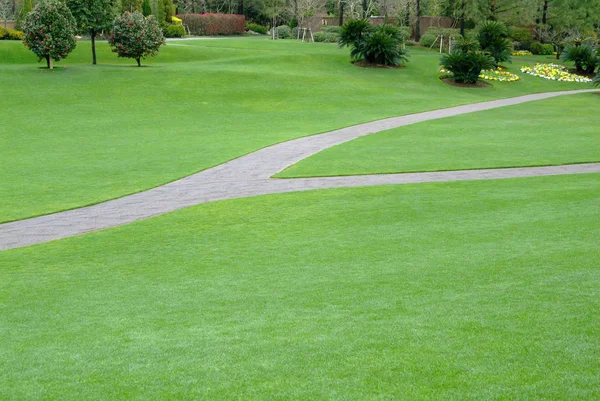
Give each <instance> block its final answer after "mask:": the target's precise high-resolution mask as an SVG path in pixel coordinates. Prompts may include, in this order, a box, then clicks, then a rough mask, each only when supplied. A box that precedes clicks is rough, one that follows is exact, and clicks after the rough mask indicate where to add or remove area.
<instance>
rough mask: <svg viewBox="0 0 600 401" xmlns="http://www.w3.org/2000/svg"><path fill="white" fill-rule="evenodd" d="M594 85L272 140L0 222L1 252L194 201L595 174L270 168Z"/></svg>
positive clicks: (588, 169)
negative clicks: (369, 138)
mask: <svg viewBox="0 0 600 401" xmlns="http://www.w3.org/2000/svg"><path fill="white" fill-rule="evenodd" d="M593 91H594V90H580V91H566V92H552V93H541V94H535V95H527V96H520V97H516V98H511V99H502V100H494V101H489V102H483V103H476V104H471V105H466V106H458V107H451V108H447V109H442V110H435V111H428V112H424V113H418V114H412V115H408V116H402V117H394V118H388V119H384V120H379V121H374V122H370V123H365V124H360V125H355V126H352V127H347V128H343V129H340V130H336V131H331V132H327V133H324V134H319V135H313V136H309V137H304V138H299V139H295V140H291V141H288V142H284V143H280V144H277V145H273V146H270V147H267V148H264V149H261V150H258V151H256V152H254V153H250V154H248V155H246V156H242V157H240V158H237V159H234V160H232V161H230V162H227V163H224V164H221V165H219V166H216V167H213V168H210V169H207V170H205V171H202V172H199V173H197V174H194V175H191V176H189V177H185V178H182V179H180V180H177V181H174V182H171V183H169V184H166V185H163V186H160V187H157V188H153V189H150V190H148V191H144V192H140V193H137V194H133V195H129V196H125V197H123V198H119V199H114V200H110V201H107V202H103V203H100V204H98V205H94V206H88V207H83V208H80V209H75V210H69V211H65V212H59V213H54V214H50V215H46V216H40V217H35V218H31V219H26V220H20V221H16V222H11V223H5V224H0V250H6V249H12V248H18V247H23V246H27V245H33V244H38V243H42V242H48V241H52V240H57V239H60V238H66V237H71V236H74V235H79V234H83V233H86V232H91V231H97V230H102V229H105V228H109V227H114V226H118V225H122V224H127V223H131V222H133V221H136V220H141V219H146V218H149V217H152V216H157V215H160V214H164V213H168V212H172V211H174V210H178V209H181V208H184V207H187V206H192V205H197V204H200V203H205V202H211V201H217V200H224V199H232V198H243V197H248V196H255V195H265V194H272V193H281V192H292V191H302V190H311V189H321V188H335V187H353V186H366V185H383V184H407V183H420V182H443V181H457V180H480V179H498V178H512V177H531V176H542V175H558V174H579V173H592V172H600V163H588V164H573V165H565V166H548V167H523V168H503V169H486V170H462V171H445V172H431V173H403V174H379V175H362V176H346V177H324V178H296V179H272V178H270V177H271V176H273V175H274V174H276V173H278V172H280V171H281V170H283V169H285V168H286V167H289V166H291V165H293V164H295V163H297V162H299V161H300V160H302V159H305V158H307V157H309V156H311V155H313V154H315V153H317V152H319V151H321V150H323V149H326V148H329V147H331V146H334V145H337V144H341V143H343V142H347V141H350V140H352V139H355V138H358V137H361V136H364V135H368V134H372V133H376V132H380V131H383V130H387V129H391V128H396V127H401V126H405V125H410V124H414V123H418V122H422V121H428V120H434V119H438V118H445V117H451V116H456V115H460V114H466V113H472V112H476V111H482V110H489V109H493V108H497V107H503V106H510V105H516V104H520V103H525V102H530V101H534V100H541V99H547V98H551V97H556V96H564V95H571V94H576V93H585V92H593Z"/></svg>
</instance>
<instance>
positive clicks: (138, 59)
mask: <svg viewBox="0 0 600 401" xmlns="http://www.w3.org/2000/svg"><path fill="white" fill-rule="evenodd" d="M135 61H137V63H138V67H141V66H142V61H141V60H140V58H139V57H137V58H136V59H135Z"/></svg>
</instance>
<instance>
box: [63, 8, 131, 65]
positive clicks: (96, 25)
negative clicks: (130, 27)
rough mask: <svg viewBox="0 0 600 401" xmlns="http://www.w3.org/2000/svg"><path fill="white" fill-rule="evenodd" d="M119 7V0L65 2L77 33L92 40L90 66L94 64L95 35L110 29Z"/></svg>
mask: <svg viewBox="0 0 600 401" xmlns="http://www.w3.org/2000/svg"><path fill="white" fill-rule="evenodd" d="M119 5H120V1H119V0H67V6H69V9H70V10H71V12H72V13H73V16H74V17H75V20H76V21H77V26H78V28H79V31H80V32H82V33H87V34H89V35H90V38H91V39H92V64H96V35H97V34H98V32H101V31H102V30H104V29H109V28H110V26H111V23H112V22H113V20H114V19H115V16H116V15H117V13H118V9H119Z"/></svg>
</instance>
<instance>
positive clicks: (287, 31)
mask: <svg viewBox="0 0 600 401" xmlns="http://www.w3.org/2000/svg"><path fill="white" fill-rule="evenodd" d="M275 36H277V37H278V38H279V39H289V38H291V37H292V28H290V27H289V26H287V25H281V26H278V27H277V28H275Z"/></svg>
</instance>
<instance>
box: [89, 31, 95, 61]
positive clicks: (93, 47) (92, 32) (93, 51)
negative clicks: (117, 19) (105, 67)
mask: <svg viewBox="0 0 600 401" xmlns="http://www.w3.org/2000/svg"><path fill="white" fill-rule="evenodd" d="M90 36H91V37H92V64H93V65H96V31H95V30H94V29H92V30H91V31H90Z"/></svg>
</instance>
